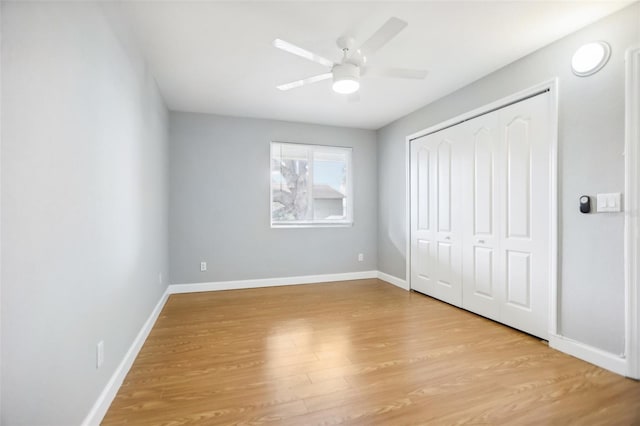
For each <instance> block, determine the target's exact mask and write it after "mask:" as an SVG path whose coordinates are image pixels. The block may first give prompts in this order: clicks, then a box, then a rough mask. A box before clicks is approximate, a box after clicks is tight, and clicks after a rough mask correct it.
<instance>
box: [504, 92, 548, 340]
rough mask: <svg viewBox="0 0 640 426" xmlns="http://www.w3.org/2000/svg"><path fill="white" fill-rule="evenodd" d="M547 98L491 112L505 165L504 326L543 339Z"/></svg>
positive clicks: (545, 335) (545, 334)
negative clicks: (494, 117)
mask: <svg viewBox="0 0 640 426" xmlns="http://www.w3.org/2000/svg"><path fill="white" fill-rule="evenodd" d="M550 102H551V96H550V95H549V93H545V94H542V95H538V96H535V97H533V98H530V99H527V100H525V101H522V102H519V103H517V104H513V105H511V106H508V107H505V108H502V109H501V110H499V111H497V112H498V113H499V117H498V120H499V125H500V132H499V135H500V138H501V140H500V145H501V147H502V150H503V153H502V158H504V160H505V162H506V164H505V166H504V171H505V173H506V176H505V178H504V180H503V184H504V185H503V186H504V188H503V189H501V191H504V196H503V197H502V200H503V203H504V205H503V206H502V208H501V210H502V212H503V214H504V219H503V220H501V223H502V230H501V231H502V233H503V235H504V236H503V238H502V248H501V252H502V258H503V260H504V263H505V265H504V271H503V272H502V278H503V279H504V293H505V294H504V303H503V304H502V306H501V311H500V318H501V321H502V322H503V323H505V324H508V325H510V326H512V327H515V328H518V329H520V330H523V331H526V332H528V333H531V334H533V335H535V336H539V337H542V338H548V328H547V324H548V310H549V282H550V279H551V277H550V243H551V241H550V226H551V223H550V209H551V194H552V192H551V185H552V182H551V173H550V172H551V170H550V167H551V161H550V158H551V146H552V145H551V140H552V137H551V133H550V128H551V127H550V123H551V120H550V111H551V108H550Z"/></svg>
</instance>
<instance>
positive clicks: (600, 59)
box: [571, 41, 611, 77]
mask: <svg viewBox="0 0 640 426" xmlns="http://www.w3.org/2000/svg"><path fill="white" fill-rule="evenodd" d="M610 56H611V47H610V46H609V44H608V43H606V42H604V41H594V42H592V43H587V44H585V45H583V46H581V47H580V48H579V49H578V50H576V53H574V54H573V57H572V58H571V69H572V70H573V73H574V74H575V75H577V76H579V77H587V76H589V75H592V74H595V73H597V72H598V71H600V70H601V69H602V67H604V66H605V64H606V63H607V61H608V60H609V57H610Z"/></svg>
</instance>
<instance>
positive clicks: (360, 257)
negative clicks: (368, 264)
mask: <svg viewBox="0 0 640 426" xmlns="http://www.w3.org/2000/svg"><path fill="white" fill-rule="evenodd" d="M362 261H364V254H363V253H358V262H362Z"/></svg>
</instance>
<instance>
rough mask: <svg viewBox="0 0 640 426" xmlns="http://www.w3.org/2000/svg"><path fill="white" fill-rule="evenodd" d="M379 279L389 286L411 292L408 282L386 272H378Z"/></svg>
mask: <svg viewBox="0 0 640 426" xmlns="http://www.w3.org/2000/svg"><path fill="white" fill-rule="evenodd" d="M378 279H380V280H382V281H386V282H388V283H389V284H393V285H395V286H396V287H400V288H401V289H403V290H407V291H408V290H409V285H408V284H407V281H405V280H403V279H402V278H398V277H394V276H393V275H389V274H385V273H384V272H381V271H378Z"/></svg>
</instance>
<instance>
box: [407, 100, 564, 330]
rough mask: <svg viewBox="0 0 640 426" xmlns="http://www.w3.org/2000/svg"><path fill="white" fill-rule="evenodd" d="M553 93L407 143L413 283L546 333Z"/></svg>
mask: <svg viewBox="0 0 640 426" xmlns="http://www.w3.org/2000/svg"><path fill="white" fill-rule="evenodd" d="M550 102H551V96H550V95H549V93H545V94H541V95H537V96H534V97H532V98H529V99H526V100H524V101H521V102H518V103H515V104H513V105H510V106H507V107H504V108H501V109H499V110H496V111H493V112H490V113H487V114H484V115H482V116H479V117H476V118H474V119H472V120H468V121H466V122H464V123H461V124H459V125H456V126H454V127H451V128H448V129H445V130H442V131H439V132H437V133H433V134H430V135H428V136H425V137H422V138H420V139H417V140H414V141H413V142H412V144H411V191H412V193H411V287H412V288H413V289H414V290H417V291H420V292H422V293H425V294H427V295H429V296H433V297H436V298H438V299H440V300H443V301H445V302H448V303H451V304H454V305H456V306H462V307H464V308H465V309H468V310H470V311H472V312H476V313H478V314H480V315H483V316H486V317H488V318H491V319H494V320H496V321H500V322H502V323H504V324H507V325H509V326H512V327H514V328H517V329H520V330H523V331H526V332H528V333H530V334H533V335H536V336H539V337H542V338H547V337H548V331H547V322H548V309H549V303H548V299H549V294H548V292H549V282H550V279H551V277H550V268H551V265H550V250H551V247H550V243H551V241H550V225H551V224H550V214H549V213H550V208H551V199H550V197H551V194H552V191H551V185H552V183H553V182H552V181H551V142H552V138H551V134H550V128H551V127H550V123H551V117H550V111H551V105H550Z"/></svg>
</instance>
